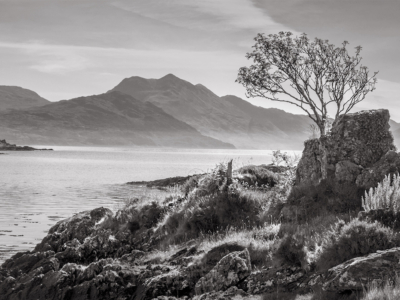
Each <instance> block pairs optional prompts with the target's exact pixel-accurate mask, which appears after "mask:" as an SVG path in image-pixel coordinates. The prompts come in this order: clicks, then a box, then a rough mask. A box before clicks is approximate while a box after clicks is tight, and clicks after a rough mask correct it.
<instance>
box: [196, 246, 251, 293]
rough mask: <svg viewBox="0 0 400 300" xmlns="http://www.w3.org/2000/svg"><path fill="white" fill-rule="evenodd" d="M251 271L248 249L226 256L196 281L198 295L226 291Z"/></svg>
mask: <svg viewBox="0 0 400 300" xmlns="http://www.w3.org/2000/svg"><path fill="white" fill-rule="evenodd" d="M250 273H251V262H250V254H249V251H248V250H247V249H245V250H243V251H238V252H232V253H229V254H228V255H226V256H224V257H223V258H222V259H221V260H220V261H219V262H218V264H217V265H216V266H215V267H214V268H213V269H212V270H211V271H210V272H209V273H208V274H207V275H205V276H204V277H202V278H200V280H199V281H198V282H197V283H196V286H195V292H196V295H201V294H204V293H209V292H218V291H224V290H226V289H227V288H229V287H231V286H234V285H236V284H237V283H239V282H240V281H241V280H243V279H244V278H246V277H247V276H249V275H250Z"/></svg>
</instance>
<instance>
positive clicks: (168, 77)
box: [160, 73, 182, 80]
mask: <svg viewBox="0 0 400 300" xmlns="http://www.w3.org/2000/svg"><path fill="white" fill-rule="evenodd" d="M162 79H168V80H171V79H173V80H176V79H178V80H182V79H180V78H178V77H176V76H175V75H174V74H171V73H169V74H167V75H165V76H164V77H161V78H160V80H162Z"/></svg>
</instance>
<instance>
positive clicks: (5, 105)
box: [0, 85, 50, 111]
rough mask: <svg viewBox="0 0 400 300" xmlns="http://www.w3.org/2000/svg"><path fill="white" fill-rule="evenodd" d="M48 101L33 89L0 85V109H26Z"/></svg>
mask: <svg viewBox="0 0 400 300" xmlns="http://www.w3.org/2000/svg"><path fill="white" fill-rule="evenodd" d="M49 103H50V101H48V100H46V99H44V98H42V97H40V96H39V95H38V94H37V93H35V92H34V91H31V90H28V89H24V88H21V87H18V86H4V85H0V111H5V110H10V109H27V108H31V107H37V106H43V105H46V104H49Z"/></svg>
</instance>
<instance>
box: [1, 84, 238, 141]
mask: <svg viewBox="0 0 400 300" xmlns="http://www.w3.org/2000/svg"><path fill="white" fill-rule="evenodd" d="M0 132H1V135H2V138H5V139H7V140H10V141H12V142H13V143H24V144H28V143H29V144H42V145H82V144H83V145H130V146H151V147H181V148H234V147H233V145H230V144H228V143H223V142H221V141H219V140H216V139H213V138H210V137H206V136H204V135H202V134H200V133H199V132H198V131H197V130H196V129H194V128H193V127H192V126H190V125H188V124H185V123H184V122H182V121H179V120H177V119H175V118H174V117H172V116H170V115H169V114H167V113H165V112H164V111H163V110H162V109H160V108H158V107H157V106H155V105H153V104H152V103H150V102H143V101H139V100H136V99H135V98H133V97H131V96H129V95H127V94H123V93H120V92H111V93H106V94H102V95H94V96H89V97H80V98H76V99H72V100H64V101H60V102H53V103H50V104H48V105H45V106H41V107H35V108H31V109H25V110H11V111H6V112H1V113H0Z"/></svg>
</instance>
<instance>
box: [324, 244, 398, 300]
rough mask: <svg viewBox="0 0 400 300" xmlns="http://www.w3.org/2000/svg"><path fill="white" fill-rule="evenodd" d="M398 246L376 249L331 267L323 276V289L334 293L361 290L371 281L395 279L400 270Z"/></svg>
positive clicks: (381, 281) (380, 282)
mask: <svg viewBox="0 0 400 300" xmlns="http://www.w3.org/2000/svg"><path fill="white" fill-rule="evenodd" d="M399 259H400V248H393V249H389V250H383V251H377V252H376V253H373V254H370V255H367V256H364V257H357V258H353V259H351V260H348V261H346V262H345V263H343V264H340V265H338V266H336V267H333V268H331V269H330V270H329V271H328V274H327V275H326V276H325V278H324V283H323V289H324V290H326V291H332V292H336V293H340V292H345V291H357V290H358V291H361V290H363V288H365V286H367V285H368V284H370V283H371V282H376V283H378V284H382V283H385V282H387V281H392V282H393V280H395V278H396V276H397V274H398V273H399V272H400V264H399Z"/></svg>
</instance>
